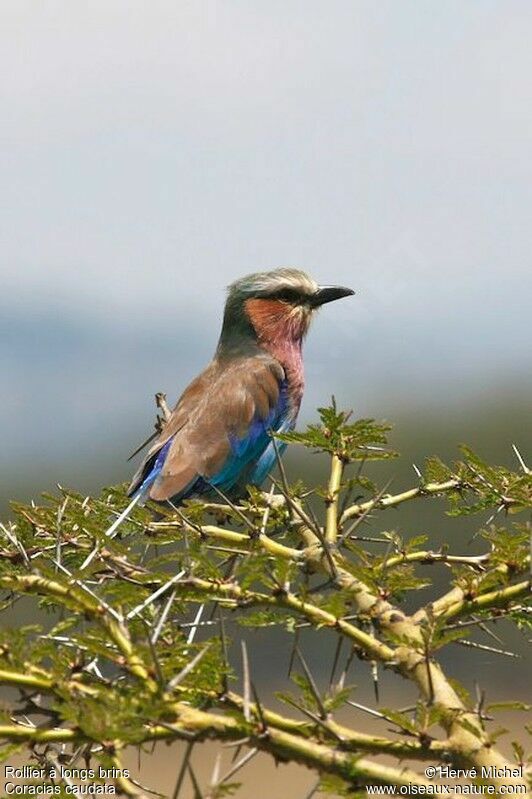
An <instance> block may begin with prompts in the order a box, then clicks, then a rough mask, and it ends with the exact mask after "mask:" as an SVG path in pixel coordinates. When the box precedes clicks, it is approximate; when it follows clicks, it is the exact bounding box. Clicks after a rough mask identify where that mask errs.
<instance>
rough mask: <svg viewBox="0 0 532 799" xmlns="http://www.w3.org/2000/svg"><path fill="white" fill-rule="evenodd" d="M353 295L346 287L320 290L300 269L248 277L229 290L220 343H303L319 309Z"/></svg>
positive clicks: (330, 287)
mask: <svg viewBox="0 0 532 799" xmlns="http://www.w3.org/2000/svg"><path fill="white" fill-rule="evenodd" d="M351 294H354V291H353V290H352V289H348V288H344V287H343V286H320V285H318V283H316V281H315V280H313V279H312V278H311V277H310V276H309V275H307V274H306V273H305V272H302V271H301V270H299V269H275V270H273V271H271V272H256V273H254V274H252V275H246V276H245V277H242V278H240V279H239V280H236V281H235V282H234V283H232V284H231V285H230V286H229V294H228V297H227V302H226V306H225V314H224V325H223V329H222V337H221V342H220V343H221V344H223V343H225V342H227V343H229V341H231V342H232V343H233V342H234V340H235V336H237V337H238V336H240V337H241V336H245V337H247V338H248V339H249V337H250V336H251V337H252V338H253V339H255V340H257V341H258V342H259V343H260V344H262V345H266V346H268V345H270V344H273V345H276V344H280V343H282V342H285V343H289V342H295V343H300V342H301V341H302V340H303V338H304V336H305V334H306V333H307V331H308V328H309V325H310V321H311V319H312V316H313V314H314V313H315V312H316V311H317V309H318V308H320V307H321V306H322V305H325V303H328V302H332V301H333V300H339V299H341V298H342V297H347V296H349V295H351Z"/></svg>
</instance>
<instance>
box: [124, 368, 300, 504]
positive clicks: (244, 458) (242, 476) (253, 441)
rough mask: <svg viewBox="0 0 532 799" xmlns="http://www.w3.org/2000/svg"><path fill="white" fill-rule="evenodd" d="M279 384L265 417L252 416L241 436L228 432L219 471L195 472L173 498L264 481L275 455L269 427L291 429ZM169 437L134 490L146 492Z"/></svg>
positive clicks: (281, 448)
mask: <svg viewBox="0 0 532 799" xmlns="http://www.w3.org/2000/svg"><path fill="white" fill-rule="evenodd" d="M279 388H280V390H279V398H278V401H277V404H276V406H275V407H274V408H272V410H271V411H270V413H269V414H268V416H267V417H266V418H265V419H261V418H259V417H257V416H255V418H254V419H253V420H252V422H251V425H250V427H249V430H248V431H247V433H246V435H245V436H243V437H242V438H238V437H237V436H230V438H229V442H230V445H231V454H230V455H229V457H228V458H227V460H226V462H225V463H224V465H223V467H222V468H221V469H220V471H219V472H217V473H216V474H215V475H213V476H212V477H210V478H209V479H207V478H205V477H202V476H199V477H198V478H197V479H196V480H193V482H192V483H190V484H189V485H188V486H187V487H186V489H185V490H184V491H182V492H181V493H180V494H179V495H178V496H177V497H174V498H173V499H174V500H175V501H179V500H182V499H186V498H187V497H190V496H193V495H198V494H200V495H201V494H205V493H207V492H208V491H209V490H211V491H212V489H211V486H216V488H218V489H219V490H220V491H223V492H224V493H230V492H231V491H232V489H234V488H235V486H238V487H239V488H244V487H245V485H246V484H247V483H251V484H253V485H260V484H261V483H263V482H264V480H265V479H266V477H267V475H268V472H269V471H270V470H271V469H272V467H273V465H274V463H275V459H276V455H275V447H274V445H273V443H272V438H271V432H270V431H274V432H276V433H281V432H285V431H288V430H291V429H292V428H293V426H294V424H295V414H294V413H293V412H292V411H291V408H290V402H289V398H288V383H287V381H286V380H283V381H282V382H281V383H280V386H279ZM173 439H174V436H172V437H171V438H170V439H168V441H167V442H166V443H165V444H164V446H163V447H161V449H160V450H159V451H158V452H157V453H156V454H155V455H154V460H153V462H152V464H151V468H149V471H148V473H147V475H146V477H145V478H144V480H143V482H142V483H141V485H140V486H139V488H138V489H137V491H136V492H135V494H141V495H143V496H146V495H147V494H148V492H149V489H150V487H151V486H152V485H153V483H154V482H155V480H156V479H157V477H158V476H159V474H160V473H161V470H162V468H163V466H164V462H165V460H166V456H167V455H168V451H169V449H170V447H171V445H172V442H173ZM285 448H286V444H283V443H282V442H279V443H278V445H277V449H278V451H279V453H281V452H283V451H284V450H285Z"/></svg>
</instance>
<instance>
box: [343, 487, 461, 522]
mask: <svg viewBox="0 0 532 799" xmlns="http://www.w3.org/2000/svg"><path fill="white" fill-rule="evenodd" d="M460 485H461V483H460V480H457V479H455V478H453V479H452V480H446V481H445V482H443V483H425V485H420V486H416V487H415V488H410V489H409V490H408V491H402V492H401V493H400V494H393V495H391V494H388V495H386V496H384V497H380V498H377V499H369V500H367V502H359V503H357V504H355V505H350V507H349V508H346V509H345V511H344V512H343V514H342V517H341V519H340V525H342V524H344V523H345V522H346V521H347V520H348V519H351V518H352V517H353V516H361V515H362V514H363V513H367V512H368V511H370V510H373V509H374V508H382V509H384V508H394V507H396V506H397V505H401V504H402V503H403V502H408V501H409V500H411V499H416V498H417V497H424V496H435V495H438V494H448V493H449V492H450V491H456V490H457V489H458V488H460Z"/></svg>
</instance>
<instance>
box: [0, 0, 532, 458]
mask: <svg viewBox="0 0 532 799" xmlns="http://www.w3.org/2000/svg"><path fill="white" fill-rule="evenodd" d="M531 41H532V5H531V4H530V2H529V0H522V2H518V1H517V0H505V2H502V0H498V2H494V1H492V0H482V2H480V1H479V0H477V1H476V2H473V0H466V2H464V0H447V2H445V3H441V2H436V0H427V1H426V2H423V3H420V2H419V1H418V0H403V2H401V3H398V2H397V0H379V2H378V3H375V2H374V1H373V0H367V1H366V0H346V1H345V2H344V0H331V2H328V3H323V2H322V1H321V0H320V1H319V2H318V1H316V0H300V1H297V2H296V1H295V0H292V1H291V0H288V1H287V0H283V2H280V1H279V0H275V1H274V2H268V3H264V2H256V1H255V0H226V1H225V2H214V1H211V0H205V1H204V2H202V0H193V1H192V0H191V1H190V2H188V1H187V2H183V0H180V1H176V0H173V2H162V1H160V0H159V1H158V0H150V2H135V0H127V1H126V0H105V2H99V1H97V0H92V1H91V2H90V3H86V2H84V1H82V0H55V1H53V0H48V2H41V0H38V1H37V0H3V2H2V4H1V5H0V107H1V124H0V141H1V147H0V185H1V187H2V195H3V200H4V201H3V203H2V206H3V208H2V214H1V217H0V331H1V333H2V336H1V352H2V354H3V356H4V357H5V364H6V366H5V367H4V368H3V369H2V371H1V377H2V380H3V383H4V387H3V391H2V393H3V395H4V398H5V399H4V402H3V410H2V413H1V414H0V432H1V433H2V438H3V441H4V448H3V454H2V458H3V459H4V460H5V461H7V460H9V461H10V462H12V461H13V459H14V458H15V459H16V458H20V457H30V454H31V452H32V448H35V447H37V448H38V449H39V452H40V453H41V455H42V457H43V458H45V457H47V456H48V455H49V456H50V457H57V458H59V459H61V458H62V457H63V456H64V453H65V449H66V447H67V445H66V443H65V442H66V441H68V442H69V443H68V446H73V447H75V449H76V450H77V451H80V450H81V452H83V448H84V447H85V446H91V447H92V448H93V450H94V451H93V454H94V456H95V457H97V456H98V444H97V443H94V442H95V441H97V435H98V431H100V432H99V434H100V435H104V433H102V432H101V431H102V430H104V431H105V429H106V427H108V428H109V429H110V430H111V431H114V433H116V435H119V434H120V431H126V430H127V431H128V434H129V433H130V432H131V431H134V430H137V429H139V432H140V434H141V436H142V434H143V432H144V430H145V426H146V420H147V419H148V418H149V414H148V408H149V409H150V412H151V408H150V402H151V399H150V397H151V394H153V392H154V391H155V390H158V389H166V390H167V391H168V392H169V395H170V396H171V398H172V399H174V398H175V396H176V395H177V394H179V393H180V391H181V390H182V388H183V387H184V384H185V381H186V380H187V379H188V378H190V377H192V375H193V374H194V373H195V372H196V371H198V370H199V369H200V368H201V367H202V366H203V365H204V363H205V361H206V360H207V359H208V358H209V356H210V354H211V352H212V350H213V348H214V344H215V340H216V336H217V332H218V326H219V320H220V314H221V307H222V303H223V291H224V287H225V285H226V284H227V283H229V282H230V281H232V280H234V279H235V278H236V277H238V276H240V275H242V274H245V273H247V272H250V271H256V270H257V269H267V268H274V267H276V266H284V265H294V266H298V267H300V268H304V269H307V270H308V271H309V272H311V273H312V274H313V276H315V277H316V278H317V279H318V280H322V281H323V282H327V283H334V282H338V283H342V284H346V285H350V286H352V287H353V288H354V289H355V290H356V291H357V295H356V297H354V298H352V299H350V300H348V301H347V300H346V301H343V302H342V303H338V304H337V305H335V306H334V307H333V306H331V307H329V308H326V309H324V310H323V312H322V314H321V315H320V318H319V320H318V321H317V324H316V325H315V329H314V330H313V331H312V332H311V336H310V338H309V342H308V347H307V373H308V383H309V389H308V394H307V399H306V402H305V406H304V413H305V414H306V416H307V417H309V416H311V415H312V413H313V408H314V407H315V405H316V404H318V403H320V402H324V401H326V399H327V396H329V394H330V393H331V391H336V393H342V391H343V392H344V395H345V396H346V398H347V399H348V401H349V402H351V403H352V404H353V405H355V406H356V407H362V408H363V409H364V413H368V412H370V409H371V406H372V404H376V405H378V406H379V408H380V406H381V405H383V403H384V406H385V407H387V408H390V409H392V408H393V407H394V403H395V402H399V401H400V402H401V403H402V404H408V403H409V402H410V398H412V399H414V398H415V401H416V402H417V403H419V402H422V403H423V402H426V403H427V404H436V405H437V404H438V403H440V404H442V403H445V402H447V401H451V402H460V401H461V399H462V398H463V397H464V396H465V395H466V394H468V393H469V394H471V393H473V394H474V392H475V391H477V390H479V387H480V389H482V390H490V387H491V386H496V385H498V384H500V383H501V382H503V383H504V382H509V383H512V381H513V383H516V381H517V383H519V381H521V380H525V379H526V380H528V379H529V375H530V374H531V370H530V352H529V351H530V313H529V308H530V296H531V289H532V269H531V264H530V261H531V249H532V247H531V245H532V232H531V230H532V225H531V196H530V195H531V186H532V174H531V172H532V160H531V157H530V156H531V149H532V148H531V141H532V81H531V80H530V75H531V73H532V49H531V47H530V42H531ZM383 396H384V397H385V400H384V401H383V400H382V397H383ZM102 419H104V420H105V422H102ZM95 436H96V438H95ZM87 442H89V443H87ZM128 446H129V442H126V446H125V449H127V448H128ZM65 457H66V456H65ZM102 457H103V456H102Z"/></svg>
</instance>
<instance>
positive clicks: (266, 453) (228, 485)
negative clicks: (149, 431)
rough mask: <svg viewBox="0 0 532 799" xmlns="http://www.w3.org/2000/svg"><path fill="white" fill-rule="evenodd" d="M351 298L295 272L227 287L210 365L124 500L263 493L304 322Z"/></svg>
mask: <svg viewBox="0 0 532 799" xmlns="http://www.w3.org/2000/svg"><path fill="white" fill-rule="evenodd" d="M353 293H354V292H353V291H352V290H351V289H348V288H343V287H341V286H319V285H318V284H317V283H316V282H315V281H314V280H313V279H312V278H311V277H309V276H308V275H307V274H305V272H301V271H299V270H298V269H276V270H274V271H272V272H258V273H256V274H252V275H248V276H247V277H243V278H241V279H240V280H237V281H236V282H234V283H232V284H231V286H229V293H228V297H227V302H226V305H225V312H224V318H223V325H222V332H221V335H220V340H219V342H218V346H217V348H216V352H215V354H214V358H213V360H212V361H211V362H210V364H209V365H208V366H207V368H206V369H205V371H204V372H202V373H201V374H200V375H199V376H198V377H197V378H196V379H195V380H193V381H192V383H191V384H190V385H189V386H188V388H187V389H185V391H184V392H183V394H182V395H181V397H180V398H179V400H178V401H177V404H176V406H175V408H174V409H173V411H172V414H171V416H170V418H169V419H168V421H167V423H166V424H165V426H164V428H163V430H162V432H161V433H160V435H159V437H158V438H157V440H156V441H155V443H154V444H153V446H152V447H151V449H150V450H149V452H148V454H147V456H146V458H145V460H144V462H143V463H142V465H141V467H140V468H139V470H138V471H137V473H136V474H135V476H134V478H133V481H132V483H131V486H130V488H129V494H130V496H133V497H134V498H137V499H138V500H140V501H144V500H146V499H152V500H157V501H159V502H162V501H165V500H172V501H173V502H174V503H175V502H179V501H181V500H183V499H186V498H187V497H193V496H201V495H205V494H209V493H212V491H213V488H212V486H215V487H216V488H217V489H218V490H219V491H221V492H223V493H224V494H227V495H228V496H230V497H232V498H236V497H238V496H241V495H242V494H243V493H244V492H245V488H246V485H249V484H251V485H256V486H260V485H261V483H262V482H263V481H264V479H265V478H266V476H267V474H268V472H269V471H270V469H271V468H272V467H273V465H274V463H275V457H276V455H275V448H274V445H273V443H272V437H271V436H272V432H273V433H279V432H285V431H288V430H291V429H292V428H293V427H294V425H295V422H296V418H297V414H298V411H299V406H300V404H301V398H302V396H303V387H304V378H303V358H302V351H301V350H302V342H303V339H304V337H305V334H306V333H307V331H308V328H309V324H310V320H311V318H312V316H313V314H314V312H315V311H316V309H317V308H319V307H320V306H321V305H324V304H325V303H327V302H331V301H332V300H338V299H340V298H341V297H346V296H348V295H350V294H353ZM279 449H280V450H282V449H283V445H282V444H279Z"/></svg>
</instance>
